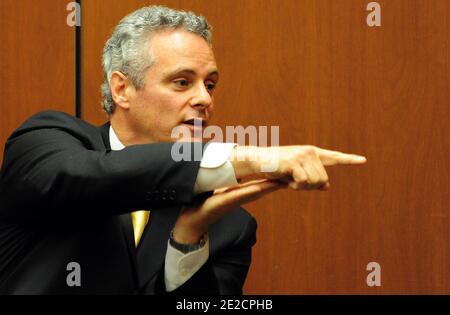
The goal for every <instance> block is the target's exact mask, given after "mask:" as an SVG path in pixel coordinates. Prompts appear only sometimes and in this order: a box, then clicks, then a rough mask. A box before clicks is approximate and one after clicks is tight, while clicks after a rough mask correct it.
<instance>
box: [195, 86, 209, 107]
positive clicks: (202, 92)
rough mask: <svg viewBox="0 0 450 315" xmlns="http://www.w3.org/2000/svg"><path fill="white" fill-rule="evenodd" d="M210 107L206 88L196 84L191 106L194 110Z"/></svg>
mask: <svg viewBox="0 0 450 315" xmlns="http://www.w3.org/2000/svg"><path fill="white" fill-rule="evenodd" d="M211 105H212V96H211V94H210V92H209V91H208V89H207V88H206V86H205V85H204V84H203V83H202V84H198V87H197V89H196V90H195V95H194V97H193V98H192V100H191V106H192V107H193V108H196V109H207V108H209V107H210V106H211Z"/></svg>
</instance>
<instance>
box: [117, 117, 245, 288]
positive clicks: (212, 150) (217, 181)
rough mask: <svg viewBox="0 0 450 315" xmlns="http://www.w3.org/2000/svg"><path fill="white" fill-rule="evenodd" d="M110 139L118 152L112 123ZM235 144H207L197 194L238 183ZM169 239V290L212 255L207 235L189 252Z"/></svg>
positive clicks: (119, 145) (166, 269)
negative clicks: (177, 246) (178, 248)
mask: <svg viewBox="0 0 450 315" xmlns="http://www.w3.org/2000/svg"><path fill="white" fill-rule="evenodd" d="M109 142H110V145H111V150H114V151H119V150H122V149H123V148H125V146H124V145H123V144H122V142H120V140H119V138H118V137H117V135H116V133H115V132H114V129H113V128H112V126H110V128H109ZM235 146H236V144H235V143H214V142H212V143H209V144H208V145H207V146H206V148H205V150H204V152H203V157H202V160H201V162H200V168H199V171H198V174H197V179H196V181H195V185H194V194H199V193H202V192H205V191H212V190H214V189H217V188H222V187H228V186H232V185H235V184H237V180H236V176H235V174H234V169H233V165H232V164H231V162H230V161H229V158H230V156H231V152H232V150H233V148H234V147H235ZM167 242H168V244H167V251H166V260H165V265H164V282H165V284H166V290H167V291H168V292H170V291H173V290H175V289H176V288H178V287H179V286H181V285H182V284H183V283H185V282H186V281H187V280H189V278H191V277H192V276H193V275H194V274H195V273H196V272H197V271H198V270H199V269H200V268H201V267H202V266H203V265H204V264H205V262H206V261H207V260H208V257H209V240H208V237H207V236H206V243H205V245H204V246H203V247H201V248H200V249H198V250H195V251H192V252H190V253H187V254H184V253H183V252H181V251H179V250H177V249H175V248H173V247H172V246H171V245H170V243H169V241H167Z"/></svg>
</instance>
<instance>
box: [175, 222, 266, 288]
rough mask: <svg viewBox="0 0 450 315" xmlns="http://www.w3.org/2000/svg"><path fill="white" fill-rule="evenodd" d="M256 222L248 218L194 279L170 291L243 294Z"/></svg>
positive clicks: (253, 242) (254, 239) (254, 237)
mask: <svg viewBox="0 0 450 315" xmlns="http://www.w3.org/2000/svg"><path fill="white" fill-rule="evenodd" d="M256 228H257V224H256V221H255V219H254V218H250V220H248V221H247V224H246V225H245V227H244V229H242V233H241V234H240V235H239V237H238V238H237V239H236V240H235V241H234V242H233V243H232V244H229V245H227V246H224V247H221V249H220V250H219V251H218V252H217V253H216V254H212V255H211V256H210V259H209V260H208V261H207V262H206V264H205V265H203V267H202V268H200V269H199V271H197V272H196V273H195V274H194V276H192V278H191V279H189V280H188V281H187V282H186V283H184V284H183V285H182V286H180V287H179V288H177V289H176V290H174V291H172V292H170V293H168V294H169V295H240V294H242V293H243V286H244V283H245V279H246V277H247V273H248V270H249V267H250V263H251V260H252V246H253V245H254V244H255V243H256Z"/></svg>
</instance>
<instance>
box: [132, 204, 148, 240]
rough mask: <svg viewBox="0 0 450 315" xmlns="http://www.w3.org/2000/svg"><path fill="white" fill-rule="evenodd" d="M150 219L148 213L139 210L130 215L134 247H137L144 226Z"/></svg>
mask: <svg viewBox="0 0 450 315" xmlns="http://www.w3.org/2000/svg"><path fill="white" fill-rule="evenodd" d="M149 218H150V211H147V210H139V211H134V212H132V213H131V221H132V222H133V230H134V244H135V246H136V247H138V245H139V241H140V240H141V236H142V233H144V229H145V226H146V225H147V223H148V219H149Z"/></svg>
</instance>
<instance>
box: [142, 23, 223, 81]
mask: <svg viewBox="0 0 450 315" xmlns="http://www.w3.org/2000/svg"><path fill="white" fill-rule="evenodd" d="M150 43H151V54H152V57H153V58H154V60H155V63H154V65H153V66H152V68H154V69H155V68H156V69H155V70H158V71H162V72H170V71H171V70H173V69H177V68H180V67H184V68H189V69H192V70H194V71H196V72H198V73H202V72H210V71H212V70H215V69H216V67H217V65H216V61H215V58H214V53H213V51H212V49H211V47H209V45H208V43H207V42H206V40H205V39H203V38H202V37H200V36H199V35H196V34H193V33H191V32H188V31H185V30H165V31H160V32H157V33H154V34H152V37H151V40H150Z"/></svg>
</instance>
